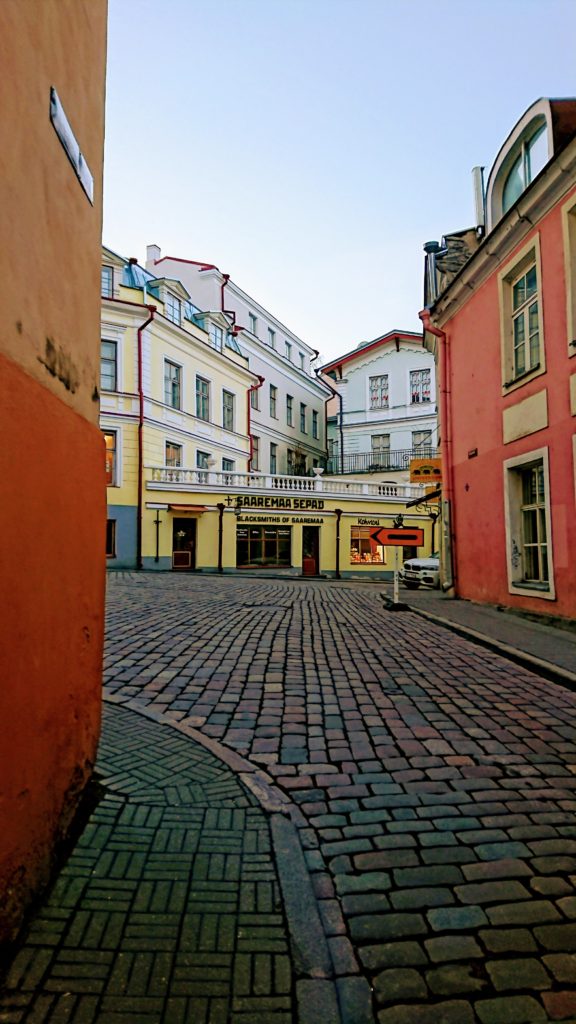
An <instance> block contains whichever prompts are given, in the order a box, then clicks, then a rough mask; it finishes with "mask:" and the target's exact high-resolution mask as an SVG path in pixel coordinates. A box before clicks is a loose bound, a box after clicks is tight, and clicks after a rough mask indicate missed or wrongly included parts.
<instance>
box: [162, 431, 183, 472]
mask: <svg viewBox="0 0 576 1024" xmlns="http://www.w3.org/2000/svg"><path fill="white" fill-rule="evenodd" d="M169 444H171V445H172V446H173V447H174V448H179V449H180V462H179V463H178V464H172V463H169V462H168V445H169ZM164 465H165V466H167V467H168V468H169V469H182V467H183V465H184V445H183V444H181V443H180V441H173V440H172V438H170V437H167V438H165V439H164Z"/></svg>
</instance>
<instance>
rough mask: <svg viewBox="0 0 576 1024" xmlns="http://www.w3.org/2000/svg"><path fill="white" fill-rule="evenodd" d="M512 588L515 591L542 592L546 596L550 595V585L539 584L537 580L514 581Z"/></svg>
mask: <svg viewBox="0 0 576 1024" xmlns="http://www.w3.org/2000/svg"><path fill="white" fill-rule="evenodd" d="M512 586H513V587H514V589H515V590H516V589H518V590H541V591H542V592H543V593H544V594H549V593H550V584H549V583H538V582H537V580H514V582H513V583H512Z"/></svg>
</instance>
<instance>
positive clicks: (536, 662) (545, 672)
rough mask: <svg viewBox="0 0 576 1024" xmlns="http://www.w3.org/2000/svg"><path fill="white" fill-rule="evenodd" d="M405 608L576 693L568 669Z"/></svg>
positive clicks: (575, 675)
mask: <svg viewBox="0 0 576 1024" xmlns="http://www.w3.org/2000/svg"><path fill="white" fill-rule="evenodd" d="M383 601H384V602H385V603H386V595H383ZM406 608H407V609H408V611H411V612H414V614H415V615H419V616H420V617H421V618H423V619H427V620H428V621H429V622H433V623H434V624H435V625H436V626H444V627H445V628H446V629H449V630H451V631H452V633H456V634H457V635H458V636H461V637H463V638H464V639H465V640H472V642H473V643H477V644H480V645H481V646H482V647H486V648H487V649H488V650H490V651H492V652H493V653H494V654H499V655H501V657H503V658H508V660H509V661H513V662H515V664H517V665H520V666H521V667H522V668H527V669H529V670H530V671H533V672H537V673H538V674H539V675H541V676H544V677H545V678H546V679H549V680H550V682H552V683H558V684H559V685H560V686H565V687H567V688H568V689H570V690H574V691H576V673H574V672H570V671H569V670H568V669H565V668H561V667H560V666H559V665H554V664H552V662H550V661H545V660H544V659H543V658H537V657H536V656H535V655H534V654H528V652H527V651H521V650H519V649H518V648H517V647H512V646H511V645H510V644H506V643H504V642H503V641H502V640H495V639H494V638H493V637H490V636H486V634H485V633H480V632H479V631H478V630H476V629H472V628H471V627H470V626H464V625H462V624H461V623H459V622H454V621H453V620H452V619H446V618H444V616H442V615H435V614H434V612H429V611H425V610H424V609H423V608H418V607H417V606H416V605H406Z"/></svg>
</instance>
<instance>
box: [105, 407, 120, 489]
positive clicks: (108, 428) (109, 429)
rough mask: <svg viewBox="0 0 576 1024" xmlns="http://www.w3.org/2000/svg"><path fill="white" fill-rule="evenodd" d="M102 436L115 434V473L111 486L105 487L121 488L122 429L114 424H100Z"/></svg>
mask: <svg viewBox="0 0 576 1024" xmlns="http://www.w3.org/2000/svg"><path fill="white" fill-rule="evenodd" d="M100 430H101V431H102V434H116V473H115V480H114V483H113V484H106V486H107V487H116V488H117V487H122V450H123V448H122V440H123V437H122V427H121V426H119V425H117V424H116V423H112V424H111V423H101V424H100Z"/></svg>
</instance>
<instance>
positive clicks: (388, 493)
mask: <svg viewBox="0 0 576 1024" xmlns="http://www.w3.org/2000/svg"><path fill="white" fill-rule="evenodd" d="M145 468H146V470H147V471H148V472H147V480H146V489H147V490H149V491H180V492H186V491H201V490H202V491H204V490H210V491H213V492H214V494H215V495H216V494H222V493H224V492H228V491H234V492H235V493H243V492H244V493H245V492H247V491H250V493H251V494H273V493H277V492H278V491H282V492H283V493H284V494H302V493H305V494H310V495H320V494H321V495H323V497H325V498H346V497H351V496H353V495H357V496H358V495H359V496H361V497H363V498H365V499H367V500H369V501H390V500H392V501H394V500H395V499H396V500H397V501H400V502H406V501H410V499H412V498H417V497H418V496H419V495H421V494H423V493H424V488H423V487H422V485H421V484H396V483H386V482H380V483H368V482H366V481H365V480H351V479H349V478H347V479H345V480H344V479H343V478H342V477H333V476H321V475H319V474H318V475H316V476H313V477H311V476H280V475H277V474H274V475H270V474H267V473H223V472H220V471H214V470H212V469H181V468H175V467H172V466H146V467H145Z"/></svg>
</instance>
